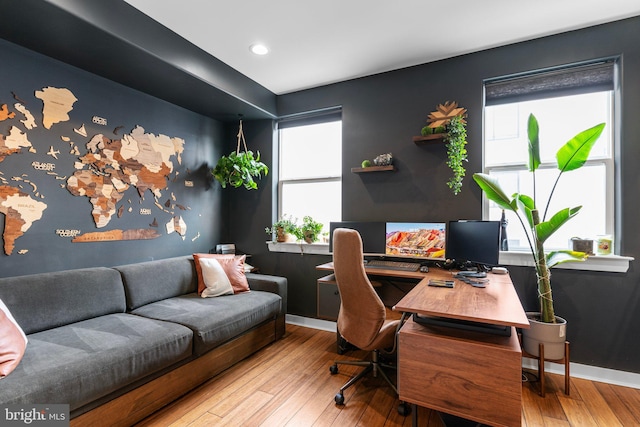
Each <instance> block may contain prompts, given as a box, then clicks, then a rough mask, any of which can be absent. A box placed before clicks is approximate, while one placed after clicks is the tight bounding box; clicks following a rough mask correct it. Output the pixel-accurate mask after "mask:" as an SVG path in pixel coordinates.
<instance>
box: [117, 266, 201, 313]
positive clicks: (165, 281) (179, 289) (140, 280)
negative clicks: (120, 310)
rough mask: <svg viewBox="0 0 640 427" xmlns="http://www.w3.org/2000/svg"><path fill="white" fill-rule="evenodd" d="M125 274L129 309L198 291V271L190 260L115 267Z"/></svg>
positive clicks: (123, 279)
mask: <svg viewBox="0 0 640 427" xmlns="http://www.w3.org/2000/svg"><path fill="white" fill-rule="evenodd" d="M114 268H115V269H116V270H118V271H119V272H120V273H121V274H122V281H123V282H124V286H125V293H126V295H127V309H128V310H129V311H130V310H134V309H136V308H138V307H140V306H143V305H145V304H149V303H152V302H156V301H160V300H163V299H165V298H171V297H176V296H179V295H184V294H188V293H191V292H195V291H196V277H197V276H196V270H195V265H194V262H193V258H192V257H191V256H190V255H189V256H183V257H176V258H168V259H161V260H155V261H147V262H141V263H138V264H128V265H121V266H117V267H114Z"/></svg>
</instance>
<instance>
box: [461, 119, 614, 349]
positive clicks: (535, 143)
mask: <svg viewBox="0 0 640 427" xmlns="http://www.w3.org/2000/svg"><path fill="white" fill-rule="evenodd" d="M604 126H605V124H604V123H601V124H599V125H597V126H594V127H592V128H590V129H587V130H584V131H582V132H580V133H578V134H577V135H576V136H574V137H573V138H572V139H571V140H569V141H568V142H567V143H566V144H564V145H563V146H562V147H560V149H559V150H558V152H557V153H556V160H557V165H556V166H557V169H558V171H559V172H558V176H557V178H556V181H555V183H554V185H553V187H552V189H551V192H550V193H549V197H548V199H547V201H546V206H545V208H544V211H542V212H543V214H542V216H541V215H540V213H541V211H539V209H538V205H537V201H536V195H535V188H536V187H535V179H536V175H535V172H536V169H537V168H538V166H539V165H540V141H539V139H538V134H539V127H538V121H537V120H536V118H535V117H534V116H533V115H530V116H529V120H528V124H527V135H528V139H529V141H528V152H529V158H528V168H529V172H531V176H532V179H533V184H534V185H533V188H534V194H533V197H531V196H527V195H524V194H519V193H516V194H513V195H512V196H511V197H509V196H507V195H506V193H505V192H504V191H503V190H502V188H501V186H500V184H499V182H498V180H497V179H495V178H494V177H491V176H490V175H487V174H483V173H476V174H474V175H473V179H474V180H475V182H476V183H477V184H478V185H479V186H480V188H481V189H482V191H483V192H484V194H485V195H486V196H487V198H488V199H489V200H491V201H492V202H494V203H496V204H497V205H498V206H500V207H501V208H502V209H504V210H508V211H513V212H514V213H515V214H516V216H517V218H518V220H519V221H520V224H521V225H522V227H523V229H524V231H525V234H526V236H527V240H528V243H529V248H530V250H531V255H532V257H533V261H534V265H535V269H536V276H537V287H538V300H539V304H540V312H539V313H527V315H528V317H529V320H530V323H531V329H529V330H527V329H523V331H522V337H523V346H524V350H525V351H526V352H527V353H529V354H532V355H534V356H538V353H539V352H538V342H539V339H540V338H541V333H540V331H539V330H538V326H540V327H541V328H542V329H549V326H550V325H553V327H554V328H557V330H554V331H553V332H552V335H553V336H554V337H555V343H552V342H548V343H547V342H545V343H544V346H545V357H546V358H548V359H551V360H553V359H562V357H563V356H564V341H565V340H566V320H564V319H562V318H561V317H559V316H556V315H555V310H554V307H553V296H552V294H551V275H550V271H549V270H550V268H551V267H554V266H556V265H558V264H561V263H564V262H570V261H584V260H585V259H586V258H587V254H586V253H584V252H575V251H571V250H558V251H551V252H548V253H547V252H546V251H545V249H544V243H545V241H546V240H547V239H548V238H549V237H550V236H551V235H552V234H553V233H555V232H556V231H557V230H558V229H559V228H560V227H561V226H562V225H563V224H565V223H566V222H567V221H569V220H570V219H571V218H573V217H574V216H575V215H576V214H577V213H578V212H579V211H580V209H581V208H582V206H577V207H574V208H565V209H561V210H560V211H558V212H557V213H555V214H554V215H552V216H551V217H550V218H548V217H547V210H548V208H549V203H550V201H551V198H552V197H553V193H554V190H555V188H556V185H557V183H558V181H559V180H560V177H561V176H562V175H563V173H565V172H570V171H572V170H576V169H579V168H581V167H582V166H583V165H584V164H585V162H586V161H587V159H588V157H589V153H590V152H591V148H592V147H593V146H594V144H595V143H596V141H597V140H598V138H599V137H600V135H601V134H602V131H603V129H604Z"/></svg>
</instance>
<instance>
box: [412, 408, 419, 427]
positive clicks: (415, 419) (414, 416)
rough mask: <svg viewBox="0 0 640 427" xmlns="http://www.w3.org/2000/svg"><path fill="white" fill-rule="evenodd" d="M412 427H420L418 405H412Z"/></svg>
mask: <svg viewBox="0 0 640 427" xmlns="http://www.w3.org/2000/svg"><path fill="white" fill-rule="evenodd" d="M411 427H418V405H416V404H415V403H413V404H411Z"/></svg>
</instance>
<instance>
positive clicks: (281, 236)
mask: <svg viewBox="0 0 640 427" xmlns="http://www.w3.org/2000/svg"><path fill="white" fill-rule="evenodd" d="M286 241H287V235H286V234H285V232H284V228H283V227H277V228H276V242H286Z"/></svg>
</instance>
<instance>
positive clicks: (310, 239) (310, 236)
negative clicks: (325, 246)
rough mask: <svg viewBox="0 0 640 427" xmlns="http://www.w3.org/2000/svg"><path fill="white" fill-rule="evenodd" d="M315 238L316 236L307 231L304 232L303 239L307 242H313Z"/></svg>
mask: <svg viewBox="0 0 640 427" xmlns="http://www.w3.org/2000/svg"><path fill="white" fill-rule="evenodd" d="M315 240H316V236H315V235H314V234H313V233H312V232H309V231H305V232H304V241H305V242H307V243H313V242H315Z"/></svg>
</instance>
